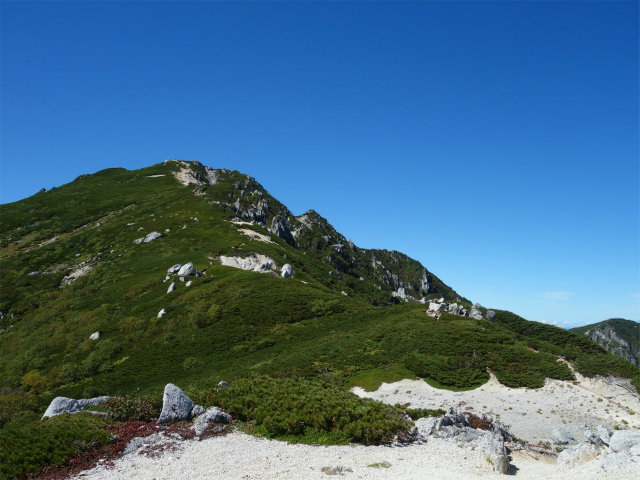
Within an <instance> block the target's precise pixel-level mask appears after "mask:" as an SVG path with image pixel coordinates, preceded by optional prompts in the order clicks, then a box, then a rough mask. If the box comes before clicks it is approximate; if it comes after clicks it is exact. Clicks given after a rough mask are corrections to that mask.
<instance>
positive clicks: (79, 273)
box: [60, 265, 93, 287]
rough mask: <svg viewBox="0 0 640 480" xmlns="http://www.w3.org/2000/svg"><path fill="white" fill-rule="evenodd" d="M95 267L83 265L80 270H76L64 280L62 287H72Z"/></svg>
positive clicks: (61, 283)
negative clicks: (71, 285)
mask: <svg viewBox="0 0 640 480" xmlns="http://www.w3.org/2000/svg"><path fill="white" fill-rule="evenodd" d="M92 270H93V267H92V266H91V265H82V266H81V267H80V268H76V269H75V270H73V271H72V272H71V273H70V274H69V275H67V276H66V277H64V278H63V279H62V282H60V286H61V287H64V286H65V285H70V284H72V283H73V282H75V281H76V280H77V279H79V278H80V277H82V276H84V275H87V274H89V273H91V271H92Z"/></svg>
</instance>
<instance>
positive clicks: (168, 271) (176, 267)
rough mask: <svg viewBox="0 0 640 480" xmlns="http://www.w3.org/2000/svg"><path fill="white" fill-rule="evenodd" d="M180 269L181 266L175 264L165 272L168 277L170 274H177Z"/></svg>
mask: <svg viewBox="0 0 640 480" xmlns="http://www.w3.org/2000/svg"><path fill="white" fill-rule="evenodd" d="M181 268H182V265H181V264H179V263H176V264H175V265H174V266H173V267H171V268H169V270H167V273H168V274H169V275H171V274H172V273H178V272H179V271H180V269H181Z"/></svg>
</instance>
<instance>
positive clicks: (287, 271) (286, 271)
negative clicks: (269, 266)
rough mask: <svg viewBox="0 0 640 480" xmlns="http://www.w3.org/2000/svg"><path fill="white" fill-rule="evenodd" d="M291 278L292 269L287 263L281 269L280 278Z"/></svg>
mask: <svg viewBox="0 0 640 480" xmlns="http://www.w3.org/2000/svg"><path fill="white" fill-rule="evenodd" d="M291 277H293V267H292V266H291V265H289V264H288V263H287V264H286V265H285V266H284V267H282V278H291Z"/></svg>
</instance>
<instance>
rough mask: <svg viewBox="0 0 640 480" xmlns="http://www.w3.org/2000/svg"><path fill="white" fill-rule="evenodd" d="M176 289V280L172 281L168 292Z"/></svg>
mask: <svg viewBox="0 0 640 480" xmlns="http://www.w3.org/2000/svg"><path fill="white" fill-rule="evenodd" d="M175 289H176V282H172V283H171V285H169V289H168V290H167V293H171V292H173V291H174V290H175Z"/></svg>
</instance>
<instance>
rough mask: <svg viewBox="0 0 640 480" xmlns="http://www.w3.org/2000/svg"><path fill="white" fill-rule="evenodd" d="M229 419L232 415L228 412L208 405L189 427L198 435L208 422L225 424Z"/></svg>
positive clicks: (231, 418)
mask: <svg viewBox="0 0 640 480" xmlns="http://www.w3.org/2000/svg"><path fill="white" fill-rule="evenodd" d="M201 408H202V407H201ZM231 420H233V417H232V416H231V415H229V414H228V413H225V412H223V411H222V410H221V409H220V408H218V407H209V408H207V411H206V412H204V413H203V414H201V415H200V416H199V417H198V418H197V419H196V421H195V422H193V425H192V426H191V429H192V430H194V431H195V434H196V435H197V436H200V435H202V433H203V432H204V431H205V429H206V428H207V425H209V424H210V423H218V424H220V423H222V424H225V425H227V424H228V423H229V422H230V421H231Z"/></svg>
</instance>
